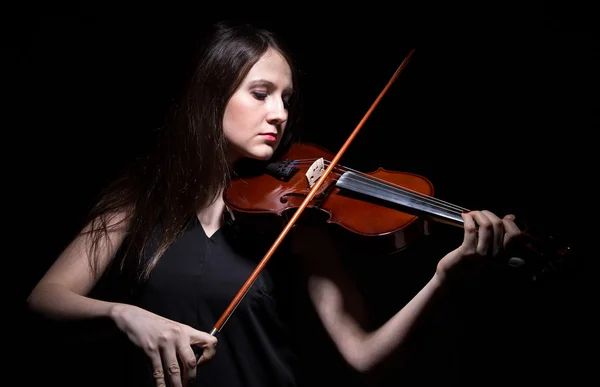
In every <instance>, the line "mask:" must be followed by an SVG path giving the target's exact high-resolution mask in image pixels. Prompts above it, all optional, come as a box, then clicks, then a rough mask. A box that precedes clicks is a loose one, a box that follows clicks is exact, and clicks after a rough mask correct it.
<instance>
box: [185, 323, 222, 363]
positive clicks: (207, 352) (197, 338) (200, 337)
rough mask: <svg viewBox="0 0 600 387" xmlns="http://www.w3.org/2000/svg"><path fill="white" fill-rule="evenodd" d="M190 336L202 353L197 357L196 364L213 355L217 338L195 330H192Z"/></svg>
mask: <svg viewBox="0 0 600 387" xmlns="http://www.w3.org/2000/svg"><path fill="white" fill-rule="evenodd" d="M190 336H191V338H192V344H194V345H196V346H198V347H200V348H201V349H202V354H201V355H200V357H199V358H198V362H197V364H202V363H204V362H206V361H208V360H210V359H212V358H213V357H214V356H215V354H216V346H217V338H216V337H215V336H213V335H209V334H208V333H206V332H201V331H197V330H193V332H192V333H191V334H190Z"/></svg>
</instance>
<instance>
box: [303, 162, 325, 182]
mask: <svg viewBox="0 0 600 387" xmlns="http://www.w3.org/2000/svg"><path fill="white" fill-rule="evenodd" d="M323 172H325V162H324V161H323V158H322V157H321V158H319V159H317V160H316V161H315V162H314V163H313V164H312V165H311V166H310V168H308V171H306V178H307V179H308V186H309V188H312V186H313V185H315V183H316V182H317V180H319V178H320V177H321V176H323Z"/></svg>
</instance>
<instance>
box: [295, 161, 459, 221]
mask: <svg viewBox="0 0 600 387" xmlns="http://www.w3.org/2000/svg"><path fill="white" fill-rule="evenodd" d="M315 160H316V159H298V160H295V164H301V165H302V164H308V163H311V164H312V163H313V162H314V161H315ZM329 163H330V162H329V160H324V164H325V165H329ZM334 169H336V171H342V172H346V171H352V172H354V173H356V174H357V175H359V176H361V177H362V178H363V179H365V180H364V182H365V183H366V184H370V185H372V186H374V185H373V184H371V182H378V183H379V185H377V186H378V187H379V188H382V189H386V188H389V189H391V190H392V192H394V193H398V192H400V193H402V194H404V195H407V196H409V197H411V198H412V199H416V200H420V201H421V202H424V203H427V204H430V205H432V206H434V207H437V208H439V209H441V210H444V211H448V212H450V213H454V214H460V213H462V212H463V211H467V209H466V208H464V207H460V206H457V205H455V204H453V203H450V202H446V201H444V200H441V199H438V198H435V197H433V196H427V195H424V194H422V193H420V192H417V191H414V190H411V189H408V188H404V187H399V186H396V185H392V184H390V183H389V182H387V181H385V180H382V179H380V178H377V177H373V176H370V175H368V174H366V173H363V172H361V171H358V170H355V169H352V168H349V167H346V166H341V165H337V166H336V167H335V168H334ZM387 191H388V192H389V190H387Z"/></svg>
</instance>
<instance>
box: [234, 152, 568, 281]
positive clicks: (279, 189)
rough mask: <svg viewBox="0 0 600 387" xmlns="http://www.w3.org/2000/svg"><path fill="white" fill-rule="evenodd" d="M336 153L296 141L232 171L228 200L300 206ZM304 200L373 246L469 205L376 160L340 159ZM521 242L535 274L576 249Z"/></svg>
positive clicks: (409, 235) (245, 206) (237, 204)
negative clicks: (252, 170)
mask: <svg viewBox="0 0 600 387" xmlns="http://www.w3.org/2000/svg"><path fill="white" fill-rule="evenodd" d="M333 157H334V155H333V153H330V152H329V151H327V150H326V149H324V148H322V147H320V146H318V145H314V144H310V143H293V144H291V146H290V147H289V148H288V150H287V151H286V152H285V153H283V154H282V156H281V158H280V160H276V161H273V162H271V163H269V164H268V165H266V168H265V171H264V172H263V173H256V174H253V175H245V176H241V177H238V178H234V179H233V180H232V182H231V184H230V186H229V188H228V189H227V190H226V191H225V193H224V200H225V202H226V204H227V206H228V207H229V208H230V209H231V210H232V211H233V212H234V213H235V214H236V217H238V216H240V215H241V216H242V217H244V216H247V217H248V218H250V219H255V218H257V217H258V215H267V216H269V215H275V216H276V217H283V216H285V215H286V214H289V213H292V212H294V211H296V210H297V209H298V208H300V206H301V205H302V203H303V201H304V200H305V199H306V198H307V196H308V195H309V193H310V191H311V189H312V188H313V187H314V185H315V183H316V181H318V180H319V179H321V177H322V176H323V173H324V171H325V168H326V167H327V166H329V165H331V161H330V160H332V159H333ZM306 208H309V209H311V210H316V211H318V212H321V213H322V214H324V215H325V217H324V220H323V221H324V222H326V223H330V224H335V225H337V226H339V227H341V228H343V229H345V230H346V231H347V232H349V233H350V234H352V236H353V237H354V236H356V237H359V238H349V239H345V240H346V241H348V242H349V243H352V240H353V239H354V240H356V239H358V240H359V242H358V243H357V244H354V245H353V246H362V247H364V249H365V250H366V251H370V252H372V253H375V254H379V253H387V254H389V253H396V252H398V251H401V250H403V249H405V248H406V247H408V246H409V245H412V244H413V243H414V242H415V241H416V240H418V239H419V238H421V237H422V236H425V235H429V234H430V233H431V223H433V222H435V223H443V224H447V225H450V226H455V227H462V226H463V219H462V216H461V213H463V212H465V211H468V209H467V208H465V207H462V206H459V205H456V204H453V203H449V202H446V201H443V200H441V199H438V198H435V197H434V186H433V184H432V183H431V181H430V180H429V179H427V178H426V177H424V176H421V175H418V174H415V173H409V172H402V171H390V170H387V169H384V168H381V167H380V168H378V169H377V170H375V171H372V172H367V173H365V172H361V171H358V170H355V169H351V168H348V167H346V166H343V165H340V164H339V163H338V164H337V165H336V166H335V168H333V169H332V171H331V173H329V174H328V175H327V176H326V177H325V178H324V180H323V181H322V184H321V185H320V187H319V188H318V189H317V190H316V192H315V194H314V197H313V198H312V200H310V201H309V202H308V203H307V205H306ZM520 241H521V245H520V246H519V247H522V248H523V249H514V251H513V252H514V253H517V254H519V255H520V256H512V257H510V259H509V260H508V262H507V264H508V265H510V266H512V267H523V268H525V266H526V267H527V268H531V270H530V274H531V279H532V280H534V281H539V280H540V279H541V278H543V275H547V274H548V272H549V271H558V270H560V268H561V267H562V266H564V264H565V261H566V260H567V259H571V256H573V255H574V254H575V252H574V250H573V249H572V248H571V247H570V246H562V245H559V244H558V242H557V241H556V240H555V238H554V237H553V236H548V237H546V238H545V239H544V238H542V237H536V236H534V234H532V233H531V232H529V231H528V230H524V231H523V232H522V235H521V239H520Z"/></svg>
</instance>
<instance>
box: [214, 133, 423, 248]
mask: <svg viewBox="0 0 600 387" xmlns="http://www.w3.org/2000/svg"><path fill="white" fill-rule="evenodd" d="M333 157H334V155H333V154H331V153H330V152H328V151H327V150H325V149H323V148H322V147H319V146H317V145H313V144H307V143H295V144H293V145H291V146H290V148H289V150H288V151H287V152H286V153H284V154H283V156H282V160H281V161H279V162H274V163H273V164H270V168H267V169H268V170H269V169H270V173H264V174H259V175H256V176H243V177H237V178H234V179H232V182H231V185H230V187H229V188H228V189H227V190H226V192H225V194H224V199H225V202H226V204H227V205H228V206H229V208H230V209H231V210H233V211H234V212H235V213H236V217H238V216H240V215H242V216H243V215H260V214H262V215H269V214H271V215H276V216H281V217H286V215H287V214H290V213H293V211H294V210H296V209H297V208H298V207H300V205H301V204H302V202H303V201H304V199H305V198H306V196H307V194H308V193H309V191H310V189H311V186H310V185H309V179H308V178H307V174H310V169H311V167H312V165H313V163H314V162H315V160H318V159H320V158H323V159H325V160H331V159H332V158H333ZM346 170H347V169H346V168H344V167H338V168H336V169H334V170H333V171H332V172H331V173H330V174H329V175H328V176H327V177H326V180H325V181H324V183H323V184H322V185H321V187H320V188H319V190H318V191H317V192H316V194H315V196H314V197H313V199H312V200H311V201H310V202H309V204H308V205H307V209H311V210H316V211H318V212H319V213H320V215H321V216H319V214H317V215H315V214H314V212H315V211H311V212H312V215H313V216H316V217H317V218H319V219H320V220H324V221H325V222H327V223H333V224H336V225H338V226H340V227H342V228H343V229H345V230H347V231H348V232H350V233H352V234H353V235H354V236H358V237H360V236H363V237H365V238H359V239H360V240H363V241H366V240H369V242H372V243H369V245H371V246H375V245H376V246H379V247H380V248H383V249H385V251H390V252H394V251H398V250H401V249H403V248H405V247H406V246H408V245H410V244H411V243H412V242H413V241H414V240H415V238H419V237H421V236H423V235H424V234H427V233H428V232H429V230H428V223H427V221H426V220H425V219H424V218H422V217H419V216H417V214H414V213H410V210H406V211H409V212H406V211H405V209H403V210H402V211H399V210H398V208H395V204H394V203H390V202H386V201H382V200H381V199H378V198H375V197H371V196H368V195H362V194H360V193H357V192H354V191H351V190H347V189H343V188H340V187H339V186H337V185H336V182H337V181H338V179H339V178H340V176H341V175H342V174H344V173H345V171H346ZM362 175H363V176H368V177H370V178H372V179H373V180H375V179H377V180H382V181H385V182H386V183H388V184H392V185H397V186H399V187H404V188H410V189H411V190H413V191H415V192H418V193H419V194H421V195H425V196H433V192H434V189H433V184H432V183H431V182H430V181H429V180H428V179H427V178H425V177H423V176H419V175H416V174H413V173H406V172H396V171H389V170H386V169H383V168H378V169H377V170H376V171H373V172H370V173H364V174H362ZM307 216H308V215H307ZM256 219H258V217H256ZM371 237H378V238H371ZM377 250H381V249H379V248H378V249H377Z"/></svg>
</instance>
